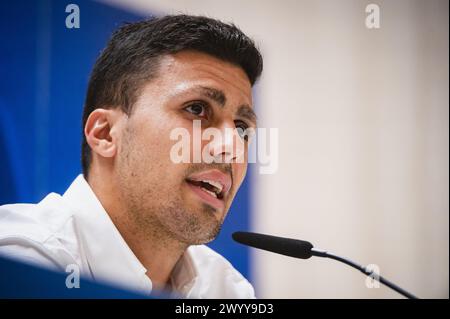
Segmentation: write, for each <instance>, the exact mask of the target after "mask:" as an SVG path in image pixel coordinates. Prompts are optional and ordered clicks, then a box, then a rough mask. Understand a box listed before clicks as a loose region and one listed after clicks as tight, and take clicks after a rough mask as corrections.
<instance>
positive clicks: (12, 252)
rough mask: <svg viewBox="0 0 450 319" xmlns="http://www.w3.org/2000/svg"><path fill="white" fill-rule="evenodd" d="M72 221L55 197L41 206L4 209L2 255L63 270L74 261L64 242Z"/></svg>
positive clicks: (0, 234) (0, 221) (0, 229)
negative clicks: (67, 261) (68, 226)
mask: <svg viewBox="0 0 450 319" xmlns="http://www.w3.org/2000/svg"><path fill="white" fill-rule="evenodd" d="M71 218H72V214H71V212H70V210H68V209H66V208H65V207H64V203H63V201H62V200H61V196H60V195H58V194H55V193H51V194H49V195H47V196H46V197H45V198H44V199H43V200H42V201H41V202H39V203H38V204H10V205H3V206H0V254H1V255H4V256H7V257H10V258H14V259H20V260H22V261H25V262H28V263H37V264H43V265H44V266H49V267H50V268H56V269H60V268H61V267H63V266H62V265H63V264H65V263H62V264H61V261H64V260H72V259H73V258H72V256H71V254H70V253H69V252H68V251H67V249H66V248H65V247H64V245H63V244H62V242H61V239H62V238H61V237H64V236H62V234H63V232H66V228H67V227H66V226H67V224H69V223H70V221H71Z"/></svg>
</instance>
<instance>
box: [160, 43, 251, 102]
mask: <svg viewBox="0 0 450 319" xmlns="http://www.w3.org/2000/svg"><path fill="white" fill-rule="evenodd" d="M158 73H159V74H158V76H157V80H156V82H157V83H158V85H160V86H164V87H165V89H169V90H170V92H171V93H176V92H177V91H181V90H186V89H189V88H190V87H195V86H205V87H214V88H216V89H218V90H221V91H223V92H224V93H225V95H226V98H227V100H229V101H230V102H232V103H234V102H235V103H241V104H242V103H245V104H248V105H250V106H251V105H252V88H251V84H250V81H249V80H248V77H247V75H246V74H245V72H244V70H242V68H240V67H239V66H236V65H234V64H231V63H229V62H226V61H222V60H220V59H217V58H215V57H213V56H211V55H208V54H205V53H200V52H195V51H182V52H179V53H176V54H171V55H166V56H164V57H162V58H161V60H160V63H159V68H158Z"/></svg>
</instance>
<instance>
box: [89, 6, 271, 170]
mask: <svg viewBox="0 0 450 319" xmlns="http://www.w3.org/2000/svg"><path fill="white" fill-rule="evenodd" d="M184 50H194V51H199V52H203V53H207V54H210V55H212V56H214V57H216V58H219V59H221V60H223V61H227V62H230V63H233V64H235V65H237V66H239V67H241V68H242V69H243V70H244V72H245V73H246V74H247V76H248V79H249V81H250V83H251V85H252V86H253V85H254V84H255V82H256V80H257V79H258V78H259V76H260V75H261V72H262V68H263V60H262V56H261V54H260V52H259V51H258V49H257V48H256V46H255V43H254V42H253V41H252V40H251V39H250V38H249V37H247V36H246V35H245V34H244V33H243V32H242V31H241V30H239V29H238V28H237V27H236V26H235V25H234V24H226V23H223V22H221V21H218V20H215V19H211V18H207V17H203V16H191V15H168V16H164V17H159V18H152V19H150V20H145V21H141V22H137V23H127V24H125V25H123V26H122V27H120V28H119V29H118V30H117V31H115V32H114V33H113V35H112V37H111V39H110V40H109V42H108V44H107V46H106V47H105V49H104V50H103V51H102V53H101V54H100V56H99V57H98V58H97V61H96V62H95V65H94V68H93V70H92V73H91V77H90V80H89V85H88V89H87V94H86V100H85V104H84V109H83V126H82V145H81V164H82V169H83V174H84V176H85V177H86V178H87V176H88V174H89V166H90V163H91V149H90V147H89V145H88V144H87V141H86V137H85V135H84V127H85V125H86V121H87V119H88V117H89V115H90V114H91V112H92V111H94V110H95V109H96V108H101V107H103V108H115V107H120V108H121V109H122V110H123V111H124V112H125V113H126V114H130V113H131V111H132V106H133V104H134V103H135V102H136V99H137V98H138V96H139V92H140V90H141V89H142V87H143V85H144V84H145V83H146V82H147V81H149V80H150V79H152V78H154V77H155V76H156V75H157V69H158V61H159V59H160V58H161V57H162V56H164V55H167V54H174V53H177V52H180V51H184Z"/></svg>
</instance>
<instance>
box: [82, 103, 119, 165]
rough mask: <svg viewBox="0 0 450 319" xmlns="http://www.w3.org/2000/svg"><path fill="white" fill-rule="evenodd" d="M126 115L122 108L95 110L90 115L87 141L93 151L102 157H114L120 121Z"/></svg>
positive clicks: (86, 126) (85, 128)
mask: <svg viewBox="0 0 450 319" xmlns="http://www.w3.org/2000/svg"><path fill="white" fill-rule="evenodd" d="M123 115H124V113H123V112H122V111H121V110H120V108H114V109H95V110H94V111H92V113H91V114H90V115H89V117H88V119H87V121H86V125H85V127H84V135H85V136H86V141H87V143H88V144H89V146H90V147H91V149H92V151H93V152H95V153H97V154H98V155H100V156H102V157H114V156H115V155H116V153H117V145H118V138H119V135H118V134H117V133H118V131H120V123H121V121H119V119H120V118H121V116H123Z"/></svg>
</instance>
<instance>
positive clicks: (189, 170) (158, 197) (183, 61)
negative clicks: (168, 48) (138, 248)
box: [114, 51, 256, 244]
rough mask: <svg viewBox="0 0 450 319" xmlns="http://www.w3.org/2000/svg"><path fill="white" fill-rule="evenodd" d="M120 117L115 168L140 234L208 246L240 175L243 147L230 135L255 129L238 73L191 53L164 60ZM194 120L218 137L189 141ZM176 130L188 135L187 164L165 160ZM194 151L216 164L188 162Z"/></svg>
mask: <svg viewBox="0 0 450 319" xmlns="http://www.w3.org/2000/svg"><path fill="white" fill-rule="evenodd" d="M124 118H125V119H124V121H123V124H122V127H121V134H120V135H121V138H120V141H119V143H118V153H117V157H116V159H115V163H114V169H115V176H117V180H118V185H119V191H120V193H121V198H120V200H121V201H123V204H124V205H126V207H127V210H128V211H129V212H131V218H132V219H133V221H134V222H135V223H136V225H138V227H139V228H140V230H143V231H144V232H152V233H153V235H158V233H159V234H162V233H164V234H165V235H167V234H168V235H169V236H170V237H171V238H174V239H176V240H178V241H180V242H183V243H186V244H201V243H205V242H208V241H211V240H212V239H214V238H215V237H216V236H217V234H218V232H219V230H220V227H221V225H222V223H223V220H224V218H225V216H226V214H227V212H228V210H229V208H230V205H231V203H232V201H233V198H234V196H235V195H236V192H237V190H238V188H239V186H240V185H241V183H242V181H243V179H244V177H245V174H246V170H247V147H248V145H247V143H248V142H247V141H246V140H245V139H242V138H241V137H240V136H239V134H238V133H237V132H236V130H235V129H236V127H239V128H242V129H245V128H246V127H249V128H251V127H253V128H254V127H255V126H256V123H255V118H254V113H253V111H252V95H251V84H250V82H249V80H248V78H247V76H246V74H245V73H244V71H243V70H242V69H241V68H239V67H237V66H234V65H232V64H230V63H227V62H224V61H221V60H219V59H216V58H214V57H212V56H209V55H207V54H203V53H198V52H191V51H184V52H180V53H177V54H174V55H168V56H165V57H163V58H162V60H161V63H160V68H159V70H158V75H157V76H156V77H155V78H154V79H152V80H151V81H150V82H149V83H148V84H147V85H146V86H144V88H143V89H142V91H141V92H140V96H139V98H138V100H137V102H136V103H135V105H134V106H133V111H132V114H131V115H130V116H129V117H124ZM194 120H200V121H201V131H204V130H206V129H207V128H216V129H218V130H219V131H220V132H221V133H222V138H221V139H217V140H216V139H212V140H207V141H202V140H198V141H194V140H193V137H194V133H193V122H194ZM177 128H184V129H186V130H187V131H188V132H190V136H191V139H190V148H191V157H190V158H191V162H190V163H174V161H173V160H172V159H171V156H170V154H171V149H172V147H173V146H174V144H175V143H176V142H177V141H174V140H171V139H170V135H171V132H172V131H173V130H174V129H177ZM231 129H233V131H232V132H233V134H230V132H231ZM198 148H201V150H200V151H205V152H207V153H208V154H209V155H210V156H212V157H213V158H214V159H216V161H217V162H216V163H212V164H206V163H204V162H201V163H193V162H192V159H193V158H194V155H193V153H194V152H198V151H199V150H198ZM240 153H243V154H244V155H243V158H242V157H241V158H240V159H238V158H236V154H240ZM218 162H221V163H218ZM205 182H206V184H205ZM212 186H216V188H214V187H212Z"/></svg>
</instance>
